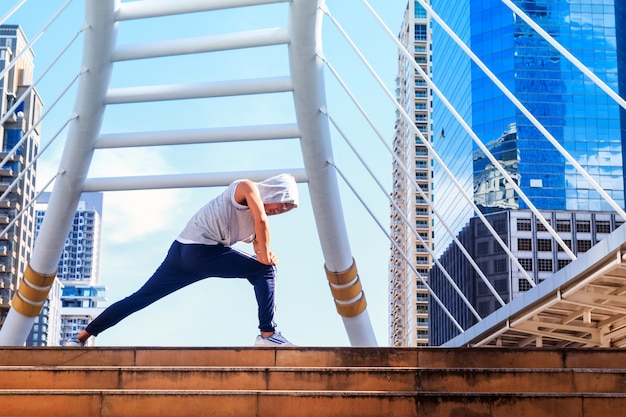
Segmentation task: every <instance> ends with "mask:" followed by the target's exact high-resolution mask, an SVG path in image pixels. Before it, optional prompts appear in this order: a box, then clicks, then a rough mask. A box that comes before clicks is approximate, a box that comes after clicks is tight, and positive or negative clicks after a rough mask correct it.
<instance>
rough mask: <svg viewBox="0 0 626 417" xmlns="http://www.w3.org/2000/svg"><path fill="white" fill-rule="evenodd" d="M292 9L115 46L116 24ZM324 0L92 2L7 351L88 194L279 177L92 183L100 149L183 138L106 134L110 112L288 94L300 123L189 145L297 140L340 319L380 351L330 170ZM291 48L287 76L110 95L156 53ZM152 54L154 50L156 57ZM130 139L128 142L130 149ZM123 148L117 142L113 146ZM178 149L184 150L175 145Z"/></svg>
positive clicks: (213, 133)
mask: <svg viewBox="0 0 626 417" xmlns="http://www.w3.org/2000/svg"><path fill="white" fill-rule="evenodd" d="M285 2H288V3H290V4H289V10H290V11H289V25H288V26H289V27H288V28H287V31H283V30H279V31H276V32H272V31H269V32H263V33H262V34H261V35H263V36H259V35H260V33H259V32H249V33H239V34H236V35H231V36H226V37H222V38H217V37H209V38H202V39H195V40H194V41H193V42H191V44H192V46H193V48H191V49H185V48H181V45H182V44H181V43H180V42H174V41H170V42H167V41H165V42H163V46H164V48H159V45H158V44H154V43H153V44H151V45H150V48H148V47H146V48H142V47H135V48H125V47H117V46H116V34H117V28H118V25H119V24H120V23H121V22H123V21H125V20H132V19H141V18H146V17H154V16H165V15H173V14H182V13H193V12H200V11H209V10H218V9H225V8H234V7H245V6H251V5H264V4H272V3H285ZM322 3H323V0H292V1H287V0H220V1H212V2H207V1H199V0H179V1H177V2H171V1H169V0H158V1H154V0H152V1H146V0H142V1H133V2H128V3H122V2H121V1H120V0H86V1H85V30H84V48H83V67H84V68H83V72H82V75H81V78H80V82H79V87H78V92H77V97H76V100H75V107H74V108H75V110H74V111H75V116H76V117H75V118H74V119H73V120H72V123H71V125H70V130H69V132H68V138H67V142H66V145H65V148H64V153H63V157H62V159H61V162H60V166H59V171H58V175H57V178H56V183H55V186H54V190H53V192H52V196H51V199H50V202H49V205H48V209H47V212H46V216H45V218H44V222H43V224H42V227H41V229H40V232H39V236H38V239H37V243H36V246H35V248H34V251H33V256H32V258H31V260H30V262H29V266H28V268H27V271H26V273H25V274H24V277H23V278H22V282H21V285H20V286H19V289H18V291H17V292H16V293H15V296H14V298H13V301H12V305H13V307H12V309H11V311H10V312H9V315H8V316H7V319H6V321H5V323H4V325H3V327H2V329H0V345H4V346H9V345H22V344H24V342H25V340H26V338H27V336H28V333H29V332H30V329H31V327H32V324H33V322H34V320H35V317H37V315H38V314H39V312H40V310H41V307H42V305H43V303H44V301H41V300H45V298H46V296H47V294H48V291H49V290H50V288H51V285H52V283H53V281H54V279H55V275H56V269H57V264H58V260H59V257H60V255H61V253H62V251H63V247H64V242H65V237H66V236H67V233H68V231H69V228H70V226H71V222H72V219H73V216H74V212H75V210H76V207H77V204H78V200H79V197H80V194H81V193H82V192H84V191H104V190H111V191H114V190H131V189H135V190H137V189H156V188H183V187H207V186H218V185H227V184H228V183H229V182H231V181H232V180H234V179H237V178H241V177H247V178H250V179H253V180H254V179H263V178H265V177H266V176H269V175H273V174H275V173H276V171H268V170H266V171H252V172H250V171H247V172H226V173H196V174H185V175H180V174H179V175H160V176H149V177H117V178H88V174H89V167H90V163H91V159H92V157H93V154H94V151H95V150H96V149H98V148H114V147H118V146H129V141H130V142H132V146H158V145H160V144H163V143H174V141H173V140H172V138H173V137H175V136H174V135H178V134H180V133H181V132H145V133H139V134H138V133H135V132H133V133H130V134H119V135H115V134H114V135H108V136H104V135H103V136H100V127H101V124H102V119H103V115H104V111H105V108H106V106H107V105H109V104H116V103H121V102H132V103H139V102H147V101H160V100H173V99H174V100H180V99H189V98H197V97H218V96H230V95H247V94H260V93H274V92H285V91H291V92H292V93H293V96H294V106H295V112H296V117H297V125H273V126H266V127H264V128H263V129H259V132H258V135H255V133H254V127H241V128H233V129H223V130H220V129H217V130H215V129H214V130H210V131H209V130H207V131H193V132H191V131H187V132H183V134H182V136H183V137H185V138H187V139H186V140H184V141H183V143H192V142H193V143H209V142H214V141H224V142H228V141H231V140H232V141H239V140H264V139H268V138H286V137H290V136H291V137H299V138H300V140H301V147H302V154H303V159H304V165H305V167H304V168H286V169H283V170H280V171H281V172H290V173H292V174H293V175H294V176H295V177H296V179H297V180H298V181H299V182H308V184H309V189H310V195H311V200H312V205H313V209H314V216H315V220H316V224H317V229H318V234H319V238H320V243H321V246H322V250H323V255H324V259H325V270H326V276H327V279H328V281H329V285H330V289H331V293H332V295H333V298H334V299H335V304H336V306H337V311H338V313H339V314H340V315H341V316H342V318H343V320H344V325H345V328H346V331H347V333H348V336H349V339H350V342H351V344H352V345H353V346H374V345H376V340H375V337H374V333H373V330H372V326H371V323H370V320H369V316H368V313H367V305H366V301H365V296H364V293H363V290H362V287H361V283H360V279H359V276H358V273H357V270H356V265H355V262H354V259H353V258H352V254H351V250H350V245H349V242H348V237H347V232H346V228H345V224H344V220H343V211H342V207H341V201H340V196H339V190H338V185H337V178H336V175H335V171H334V169H333V166H332V164H331V163H332V159H333V156H332V147H331V143H330V134H329V126H328V119H327V117H326V116H325V107H326V104H325V100H326V99H325V92H324V79H323V71H322V67H323V65H322V62H321V61H320V59H319V58H318V55H317V54H318V53H319V51H320V50H321V48H322V46H321V36H320V32H321V17H322V16H321V13H320V12H319V9H320V7H321V6H323V4H322ZM277 43H287V44H288V45H289V47H288V48H289V62H290V69H291V71H290V72H291V75H290V76H289V77H277V78H269V79H268V78H261V79H256V80H244V81H241V82H222V83H206V84H201V85H198V84H194V85H183V86H181V85H170V86H154V87H135V88H125V89H111V88H109V84H110V79H111V74H112V71H113V66H114V62H116V61H119V60H132V59H143V58H146V57H148V56H154V55H155V54H161V56H163V55H164V54H169V55H167V56H170V55H172V56H173V55H178V54H183V53H185V54H188V53H197V52H207V51H211V50H225V49H229V48H243V47H252V46H260V45H262V44H266V45H272V44H277ZM150 51H152V52H150ZM124 138H129V141H124ZM116 141H117V142H116ZM176 143H180V142H178V141H176Z"/></svg>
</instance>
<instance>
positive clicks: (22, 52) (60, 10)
mask: <svg viewBox="0 0 626 417" xmlns="http://www.w3.org/2000/svg"><path fill="white" fill-rule="evenodd" d="M71 2H72V0H67V2H65V4H64V5H63V6H61V8H60V9H59V10H58V11H57V12H56V13H55V14H54V15H53V16H52V18H51V19H50V20H48V22H47V23H46V24H45V25H44V26H43V27H42V28H41V30H40V31H39V32H37V34H36V35H35V36H34V37H33V38H32V39H31V41H30V42H28V44H26V46H25V47H24V49H22V50H21V51H20V52H19V53H18V54H17V55H16V56H15V57H14V58H13V60H12V61H11V62H10V63H9V65H8V66H7V67H6V68H4V69H3V70H2V71H1V72H0V79H2V78H3V77H4V76H5V75H6V73H7V72H9V71H10V70H11V69H12V68H13V67H14V66H15V64H16V63H17V62H18V61H19V59H20V57H21V56H22V55H24V54H25V53H26V52H27V51H28V50H30V49H31V47H32V46H33V45H34V44H35V43H37V41H38V40H39V38H41V36H42V35H43V33H44V32H45V31H46V29H48V27H49V26H50V25H51V24H52V23H53V22H54V21H55V20H56V19H57V17H59V15H60V14H61V13H62V12H63V10H65V8H66V7H67V6H69V4H70V3H71Z"/></svg>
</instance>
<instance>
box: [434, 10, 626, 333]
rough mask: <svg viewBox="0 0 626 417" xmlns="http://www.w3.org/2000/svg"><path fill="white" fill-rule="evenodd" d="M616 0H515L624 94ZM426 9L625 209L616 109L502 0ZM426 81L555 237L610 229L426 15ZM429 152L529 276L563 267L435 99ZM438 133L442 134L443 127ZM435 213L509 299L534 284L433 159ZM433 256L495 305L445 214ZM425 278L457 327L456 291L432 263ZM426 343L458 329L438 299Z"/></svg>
mask: <svg viewBox="0 0 626 417" xmlns="http://www.w3.org/2000/svg"><path fill="white" fill-rule="evenodd" d="M622 3H623V2H618V1H613V0H603V1H602V2H600V3H596V2H594V3H593V4H592V3H591V2H588V1H582V0H570V1H567V2H566V1H562V0H559V1H556V0H555V1H520V2H516V4H517V5H518V7H520V8H521V9H522V10H523V11H524V12H525V13H526V14H527V15H529V16H530V17H531V18H532V19H533V20H534V21H535V22H537V23H538V24H539V25H540V26H541V27H542V28H544V29H546V30H547V31H548V32H549V33H550V34H551V35H552V36H553V37H554V38H555V39H556V40H557V41H559V42H560V43H561V44H562V45H563V46H564V47H566V48H567V49H568V50H569V51H571V52H572V53H573V54H574V55H575V56H577V57H578V58H579V59H580V60H581V61H582V62H583V64H585V65H586V66H587V67H589V68H591V69H592V70H593V71H594V73H595V74H596V75H597V76H598V77H599V78H600V79H602V80H603V81H604V82H606V84H607V85H608V86H609V87H610V88H611V89H613V90H614V91H621V92H622V93H623V92H624V91H625V90H624V86H625V85H626V64H625V61H624V56H623V54H624V53H623V50H624V47H625V46H626V45H624V42H625V37H624V30H625V29H624V25H623V24H622V25H620V24H619V23H618V22H624V19H625V16H626V15H625V10H624V6H623V4H622ZM431 4H432V6H433V9H434V10H435V11H437V12H438V14H439V15H440V16H441V17H442V19H443V20H444V21H446V22H447V24H448V25H449V26H451V27H452V29H453V30H454V31H455V33H456V34H457V35H458V36H459V37H460V38H461V39H462V40H463V41H464V42H465V44H467V45H469V46H470V47H471V48H472V50H473V51H474V53H476V54H477V55H478V56H479V57H480V58H481V60H483V62H484V63H485V64H486V66H487V67H489V68H490V69H491V71H492V72H493V73H494V74H495V75H496V76H498V78H499V79H500V80H501V81H502V82H503V83H504V84H505V85H506V86H507V88H508V89H509V90H511V91H512V92H513V93H514V94H515V96H516V97H517V98H518V99H519V100H520V101H521V102H522V103H523V104H524V106H525V107H526V108H528V109H529V110H530V112H531V113H532V114H533V115H534V116H535V117H536V118H537V119H538V120H539V122H540V123H541V124H542V125H543V126H545V127H546V129H547V130H548V131H549V132H550V133H551V134H552V135H553V136H554V137H555V139H556V140H557V141H558V142H559V143H560V144H561V145H562V146H563V147H564V148H565V149H566V150H567V151H568V153H569V154H570V155H572V157H573V158H574V159H575V160H576V161H577V162H578V163H579V164H580V165H581V166H582V167H583V168H584V169H585V171H586V172H588V173H589V174H590V175H591V176H592V177H593V178H594V180H595V181H597V182H598V183H599V184H600V185H601V186H602V188H603V189H604V190H605V191H606V192H607V194H608V195H609V196H610V197H611V198H612V199H613V200H614V201H615V202H616V203H618V205H619V206H620V207H624V169H625V165H624V160H623V152H624V149H623V146H624V143H626V142H625V141H624V140H625V139H626V125H625V123H624V122H625V121H626V117H624V110H623V109H621V108H620V106H619V105H618V104H617V103H616V102H615V101H614V100H613V99H612V98H611V97H609V96H608V95H607V94H606V93H605V92H604V91H602V90H601V89H600V88H599V87H598V86H596V85H595V84H593V83H591V82H589V80H588V79H587V78H586V77H585V76H584V75H583V74H582V73H581V72H580V71H579V70H578V69H577V68H575V67H574V66H573V64H571V63H570V62H569V61H568V60H567V59H565V58H564V57H562V56H561V54H560V53H559V52H558V51H557V50H556V49H554V47H552V46H551V45H549V44H548V42H547V41H546V40H544V39H543V38H542V37H540V36H539V35H537V33H536V32H535V31H534V30H533V29H532V28H531V27H530V26H529V25H528V24H527V23H525V22H524V21H523V20H522V19H521V18H519V17H517V16H516V15H515V14H514V13H513V12H512V11H511V9H509V8H508V7H507V6H506V5H505V4H504V3H502V2H500V1H497V0H486V1H485V0H480V1H478V0H464V1H459V2H456V3H455V6H454V7H449V2H446V1H443V0H432V1H431ZM432 31H433V32H432V37H433V80H434V82H435V84H437V86H438V87H439V88H440V89H441V91H442V92H443V94H444V95H445V96H446V97H447V98H448V100H449V101H450V102H451V103H452V104H453V105H454V107H455V108H456V109H457V110H458V111H459V113H460V114H461V115H462V116H463V118H464V119H465V120H466V121H467V122H468V124H469V125H470V126H471V127H472V129H473V130H474V132H475V133H476V134H477V135H478V137H479V138H481V140H482V142H483V143H485V144H486V147H487V149H489V151H490V152H491V153H492V154H493V156H494V157H495V158H496V159H497V160H498V162H499V163H500V164H501V165H502V167H503V168H504V170H505V172H507V173H508V174H509V175H510V176H511V177H512V178H513V180H514V181H515V182H516V183H517V184H518V185H519V187H520V188H521V189H522V190H523V192H524V193H525V194H526V195H527V196H528V197H529V198H530V200H531V201H532V203H533V204H534V205H535V206H536V207H537V209H538V210H540V212H541V213H543V214H544V215H545V216H546V219H547V220H548V222H549V223H550V225H551V226H552V227H553V228H554V229H555V231H556V232H557V234H558V236H559V237H560V238H561V239H563V240H564V243H565V244H566V245H567V246H568V247H569V248H570V249H571V250H572V252H574V254H578V253H582V252H585V251H586V250H588V249H589V248H590V247H591V246H592V245H594V244H596V243H597V242H598V241H599V240H600V239H601V238H602V237H603V236H605V235H606V234H607V233H609V232H611V231H613V230H614V229H615V228H616V227H618V226H619V225H620V224H621V222H622V220H621V219H618V218H616V217H615V215H614V214H613V210H612V208H611V206H610V205H609V203H607V202H606V201H605V200H604V199H603V198H602V197H601V195H600V194H599V193H598V192H597V191H596V190H595V189H594V188H593V187H592V186H591V185H590V184H589V183H588V182H587V181H586V180H585V178H584V176H582V175H581V174H580V172H578V171H577V170H576V169H575V167H574V166H572V164H571V163H570V162H568V160H567V159H566V158H564V157H563V156H562V155H561V154H560V153H559V152H558V151H557V150H556V148H555V147H554V146H553V145H552V144H551V143H550V142H549V141H548V140H547V139H546V138H545V137H544V136H543V135H542V134H541V133H540V132H539V130H538V129H537V128H536V127H535V126H534V125H532V123H531V122H530V121H529V120H528V119H527V118H526V117H525V116H524V115H523V114H522V113H521V112H520V111H519V110H518V109H516V107H515V106H514V105H513V104H512V103H511V102H510V100H509V99H508V98H506V97H505V96H504V94H503V93H502V92H501V91H500V90H499V89H498V88H497V87H496V86H495V85H494V84H493V83H492V81H491V80H489V79H488V78H487V76H486V75H485V74H484V72H483V71H482V70H480V69H479V68H478V67H477V66H476V65H475V64H474V63H472V62H471V61H470V58H469V57H468V56H467V55H466V54H465V53H463V52H462V51H461V50H460V48H459V47H458V46H457V45H456V44H455V43H454V42H453V41H452V39H451V38H450V37H449V36H448V35H447V34H446V33H444V30H443V29H442V28H441V27H440V26H439V25H438V24H436V23H434V22H433V24H432ZM432 123H433V131H434V132H441V134H440V135H434V144H435V150H436V151H437V152H438V154H439V155H440V156H441V157H442V159H443V160H444V161H445V162H446V163H447V164H449V165H448V166H449V167H450V169H451V171H452V172H453V174H454V176H455V177H456V178H457V180H458V181H459V183H460V184H462V186H463V187H464V190H465V191H466V192H467V193H468V194H469V195H472V196H473V198H474V202H475V204H476V205H477V206H478V207H479V209H480V211H481V212H482V213H485V214H488V218H489V222H490V223H492V222H493V224H494V228H495V229H496V230H497V233H498V235H500V236H501V237H502V239H503V240H504V242H506V245H507V247H508V248H509V249H510V250H511V251H512V252H513V254H514V255H515V257H516V258H517V259H518V261H519V263H520V264H521V265H522V267H523V269H524V270H525V271H526V273H527V274H528V275H529V276H530V278H531V280H532V282H534V283H539V282H541V281H542V280H543V279H545V278H547V277H550V276H551V274H553V273H554V272H555V271H558V270H559V269H561V268H562V267H563V266H565V265H566V264H567V263H568V262H569V260H570V258H569V257H567V256H565V253H564V251H563V248H561V247H560V246H559V245H558V244H557V240H556V239H555V238H554V237H553V236H551V235H550V234H548V233H547V232H546V231H545V226H544V225H543V224H541V223H539V224H538V220H537V218H536V216H535V214H533V213H532V212H531V210H529V206H528V205H527V204H526V203H525V202H524V201H523V200H522V199H521V198H520V197H519V196H518V195H517V194H516V193H515V192H514V190H513V189H512V187H511V184H510V183H508V182H507V181H506V179H505V178H504V176H503V175H502V173H501V172H499V171H497V170H496V169H495V167H494V165H493V164H492V163H491V162H490V161H489V160H488V158H487V157H486V155H485V153H484V152H482V151H481V150H479V149H478V148H477V146H476V144H475V143H474V142H473V141H472V139H471V138H470V137H469V135H468V133H467V132H466V131H465V130H464V129H462V127H461V126H460V125H459V123H458V122H457V121H456V120H455V119H454V117H453V115H452V114H451V113H450V112H449V111H448V110H447V109H446V108H445V107H444V106H443V105H442V103H441V101H440V100H439V99H438V98H437V97H434V98H433V122H432ZM444 132H445V133H444ZM434 184H435V189H434V194H435V210H437V212H438V213H441V214H442V215H443V216H444V219H445V221H446V223H447V224H448V225H449V226H450V227H451V229H452V230H453V231H454V233H455V234H456V236H458V237H459V238H460V240H461V241H463V242H465V243H466V244H467V248H469V249H470V250H471V251H472V256H473V257H474V258H475V260H476V262H477V263H478V265H479V268H480V270H481V271H482V272H483V273H484V274H485V275H486V277H487V279H488V281H489V282H490V283H491V284H492V285H493V287H494V288H495V289H496V291H497V292H498V294H500V296H502V298H503V299H504V301H505V302H508V301H510V300H511V299H513V298H515V297H516V296H517V295H519V294H520V293H522V292H524V291H526V290H528V289H529V288H530V283H529V281H528V280H527V279H526V278H522V277H521V271H519V270H518V268H517V266H516V265H513V264H512V261H511V260H510V258H509V257H508V255H505V254H504V253H503V252H504V251H503V250H502V249H501V248H500V247H499V245H498V244H497V241H496V239H495V238H494V237H493V236H492V235H491V234H490V233H484V232H485V227H484V224H483V223H482V221H481V220H479V219H477V218H475V213H474V212H473V210H472V208H471V206H469V205H467V204H459V196H460V192H459V190H458V189H457V188H456V186H455V185H454V184H453V183H452V181H450V180H449V179H448V178H447V176H446V175H445V173H444V172H443V171H442V169H441V166H439V165H438V164H435V166H434ZM434 236H435V238H434V241H435V252H436V255H437V259H438V260H440V261H441V262H442V264H443V265H444V267H445V268H446V270H447V271H448V272H450V273H451V275H452V276H453V277H454V280H455V281H456V282H457V283H459V286H460V287H461V288H462V289H463V291H467V293H466V295H467V296H468V298H469V299H470V301H471V302H472V305H473V306H474V307H475V308H476V309H477V311H478V312H479V314H480V316H481V317H484V316H485V315H486V314H489V313H490V312H492V311H494V310H495V309H496V308H497V307H498V305H497V303H495V297H494V296H493V295H491V294H489V293H488V292H487V291H486V288H487V286H486V285H485V286H483V284H481V283H480V280H478V279H477V277H476V273H475V271H474V270H473V268H472V267H469V266H468V265H466V264H465V261H464V260H462V259H460V256H459V251H458V248H457V247H456V246H455V245H454V244H453V243H452V237H451V236H450V235H449V234H448V233H446V231H445V230H444V229H443V227H442V224H441V223H435V226H434ZM430 280H431V285H432V286H433V289H434V290H435V293H436V294H438V296H439V297H441V298H443V299H445V300H446V301H444V304H446V305H447V306H448V303H449V310H450V312H451V313H452V314H453V315H455V317H456V318H457V320H459V322H460V323H461V324H462V325H465V326H467V325H468V324H471V323H472V322H473V321H474V320H475V319H474V318H473V317H471V316H468V311H467V309H466V308H465V306H463V305H462V303H461V302H460V299H459V298H458V297H456V296H455V295H454V294H452V292H451V291H452V289H451V287H450V286H449V285H448V284H447V283H446V282H444V279H443V276H442V273H441V271H440V270H439V268H437V267H433V269H432V271H431V274H430ZM430 311H431V315H430V320H431V322H430V330H431V335H430V336H431V342H432V344H435V345H439V344H441V343H444V342H445V341H447V340H449V339H450V338H451V337H453V336H455V335H456V334H458V330H456V329H455V328H454V326H453V325H452V323H451V321H450V320H449V319H448V318H447V317H446V315H445V314H443V312H442V311H441V309H440V308H439V306H438V305H436V304H435V303H431V305H430Z"/></svg>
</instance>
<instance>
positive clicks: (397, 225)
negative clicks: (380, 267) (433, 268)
mask: <svg viewBox="0 0 626 417" xmlns="http://www.w3.org/2000/svg"><path fill="white" fill-rule="evenodd" d="M399 40H400V42H401V43H402V45H403V46H404V47H405V48H406V50H407V51H408V52H409V53H411V54H412V56H413V58H414V59H415V61H416V63H417V64H418V65H419V66H420V68H422V70H423V71H424V73H425V74H430V26H429V20H428V16H427V13H426V10H425V9H424V8H423V7H422V6H420V4H419V3H418V2H415V1H413V0H411V1H409V3H408V5H407V8H406V12H405V15H404V20H403V24H402V28H401V30H400V34H399ZM396 86H397V88H396V92H397V99H398V102H399V103H402V105H403V106H404V110H405V111H406V113H407V114H408V115H409V117H411V119H412V121H413V122H414V124H415V126H416V127H417V129H419V131H420V132H421V133H422V135H423V138H424V139H425V140H431V133H430V131H431V130H430V110H431V105H430V101H431V96H430V90H429V87H428V84H427V83H426V81H425V80H424V77H423V76H422V75H421V74H420V73H419V72H418V71H417V70H415V69H414V67H413V66H412V65H411V62H410V61H409V59H407V57H406V56H405V55H404V54H403V53H402V52H400V54H399V58H398V77H397V78H396ZM393 149H394V153H395V157H396V158H394V162H393V192H392V195H393V200H394V203H395V206H393V205H392V207H391V236H392V238H393V240H394V242H395V244H396V245H397V246H396V245H392V247H391V259H390V262H389V313H390V314H389V344H390V345H391V346H425V345H427V344H428V291H427V289H426V286H425V285H424V284H423V283H422V281H421V280H420V279H419V277H422V278H423V279H424V281H427V280H428V270H429V269H430V265H431V257H430V254H429V251H428V249H427V248H428V247H430V246H431V244H432V243H431V238H432V228H431V224H432V221H431V210H430V208H429V205H428V202H427V200H429V199H430V198H431V194H430V193H431V163H430V158H429V152H428V148H427V147H426V146H425V145H424V143H423V141H422V139H421V138H420V137H419V135H418V134H417V132H415V130H414V128H413V127H412V126H411V123H409V122H408V121H407V120H405V118H403V117H402V115H401V113H400V112H398V113H397V119H396V128H395V135H394V139H393ZM415 184H416V185H415ZM418 187H419V188H418ZM418 274H419V276H418Z"/></svg>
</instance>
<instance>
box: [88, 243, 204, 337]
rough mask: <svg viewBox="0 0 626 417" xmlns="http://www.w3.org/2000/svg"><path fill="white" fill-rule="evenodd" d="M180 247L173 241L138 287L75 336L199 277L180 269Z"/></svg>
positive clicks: (95, 331) (110, 323)
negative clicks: (153, 270)
mask: <svg viewBox="0 0 626 417" xmlns="http://www.w3.org/2000/svg"><path fill="white" fill-rule="evenodd" d="M180 247H181V244H180V243H179V242H174V243H173V244H172V246H171V247H170V249H169V251H168V254H167V257H166V258H165V260H164V261H163V263H162V264H161V265H160V266H159V268H158V269H157V270H156V271H155V273H154V274H153V275H152V277H150V279H149V280H148V281H146V283H145V284H144V285H143V286H142V287H141V288H140V289H139V290H137V291H136V292H135V293H133V294H131V295H129V296H128V297H126V298H124V299H122V300H120V301H118V302H116V303H114V304H112V305H111V306H109V307H108V308H106V309H105V310H104V311H103V312H102V313H101V314H100V315H99V316H98V317H96V318H95V319H94V320H93V321H92V322H91V323H89V325H87V327H86V328H85V333H87V335H86V336H87V337H84V336H85V334H84V333H81V334H79V335H78V337H77V338H78V339H79V340H81V337H83V338H84V339H85V340H86V339H87V338H88V337H89V335H92V336H97V335H98V334H100V333H101V332H103V331H104V330H106V329H108V328H109V327H112V326H114V325H116V324H117V323H119V322H120V321H121V320H123V319H124V318H126V317H128V316H129V315H131V314H133V313H135V312H137V311H139V310H141V309H143V308H145V307H147V306H149V305H150V304H152V303H154V302H155V301H157V300H159V299H161V298H163V297H165V296H166V295H168V294H171V293H173V292H174V291H176V290H179V289H181V288H183V287H185V286H187V285H189V284H191V283H193V282H195V281H198V280H199V279H201V278H202V277H198V276H197V275H196V276H192V275H189V274H187V273H185V272H184V271H181V270H180V268H179V265H180ZM81 341H82V342H84V340H81Z"/></svg>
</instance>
